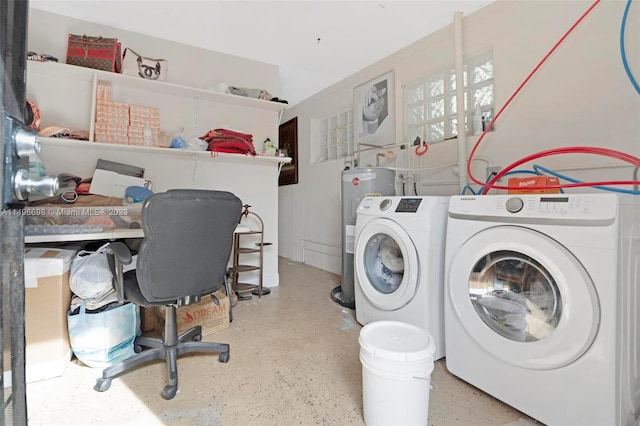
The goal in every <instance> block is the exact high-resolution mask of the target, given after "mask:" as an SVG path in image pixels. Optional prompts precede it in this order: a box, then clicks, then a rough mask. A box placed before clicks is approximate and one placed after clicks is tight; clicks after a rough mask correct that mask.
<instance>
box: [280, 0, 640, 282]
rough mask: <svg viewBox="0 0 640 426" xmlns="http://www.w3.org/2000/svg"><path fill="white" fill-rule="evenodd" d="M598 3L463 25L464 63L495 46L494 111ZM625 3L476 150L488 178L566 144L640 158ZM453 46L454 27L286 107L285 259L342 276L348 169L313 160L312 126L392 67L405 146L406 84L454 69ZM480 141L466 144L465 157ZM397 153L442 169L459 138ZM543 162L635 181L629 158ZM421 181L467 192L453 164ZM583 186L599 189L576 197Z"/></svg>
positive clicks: (513, 10) (560, 4)
mask: <svg viewBox="0 0 640 426" xmlns="http://www.w3.org/2000/svg"><path fill="white" fill-rule="evenodd" d="M591 4H592V2H591V1H559V0H558V1H506V0H498V1H496V2H494V3H491V4H490V5H488V6H486V7H485V8H483V9H481V10H480V11H478V12H475V13H474V14H472V15H469V16H465V17H464V18H463V22H462V28H463V50H464V55H465V57H472V56H475V55H477V54H480V53H483V52H486V51H487V50H493V58H494V66H495V97H496V105H497V109H500V108H501V107H502V106H503V105H504V104H505V103H506V102H507V100H508V98H509V97H510V96H511V95H512V93H513V92H514V91H515V90H516V88H517V87H518V86H519V84H520V83H521V82H522V81H523V80H524V79H525V77H526V76H527V75H528V74H529V73H530V72H531V70H532V69H533V68H534V67H535V66H536V64H537V63H538V62H539V61H540V60H541V59H542V58H543V56H544V55H545V54H546V53H547V52H548V51H549V50H550V49H551V47H552V46H553V45H554V44H555V43H556V41H558V40H559V39H560V37H561V36H562V35H563V34H564V33H565V32H566V31H567V30H568V29H569V28H570V27H571V25H572V24H573V23H574V22H575V21H576V20H577V19H578V18H579V17H580V16H581V15H582V13H583V12H584V11H586V10H587V8H588V7H589V6H590V5H591ZM624 6H625V2H624V1H622V0H604V1H602V2H601V3H600V4H599V5H598V6H597V7H596V8H595V9H594V10H593V12H592V13H591V14H590V15H589V16H588V17H587V18H586V19H585V20H584V21H583V22H582V24H581V25H579V26H578V27H577V28H576V30H575V31H574V32H573V33H572V34H571V35H570V36H569V38H568V39H567V40H566V41H565V42H564V43H563V44H562V45H561V46H560V47H559V48H558V50H557V51H556V52H555V53H554V55H553V56H551V58H550V59H549V60H548V61H547V63H546V64H545V65H544V66H543V67H542V68H541V69H540V70H539V72H538V73H537V74H536V75H535V76H534V77H533V78H532V79H531V80H530V81H529V83H528V85H527V86H525V88H524V89H523V90H522V91H521V92H520V94H519V95H518V96H517V97H516V98H515V100H514V101H513V102H512V103H511V104H510V106H509V107H508V108H507V109H505V111H504V113H503V114H502V116H501V117H500V118H499V119H498V120H497V121H496V123H495V125H496V131H495V132H493V133H490V134H489V135H488V136H487V137H485V138H484V141H483V142H482V144H481V145H480V148H479V149H478V151H477V153H476V155H477V156H480V157H482V158H484V159H485V160H486V161H474V162H473V163H472V164H473V174H474V176H475V177H476V178H479V179H481V180H484V177H485V167H486V166H487V162H490V163H492V164H493V165H500V166H506V165H509V164H511V163H513V162H514V161H516V160H518V159H520V158H522V157H523V156H525V155H529V154H533V153H535V152H539V151H543V150H546V149H551V148H558V147H565V146H589V147H605V148H609V149H614V150H618V151H623V152H626V153H628V154H632V155H635V156H636V157H640V142H639V140H640V127H639V126H640V120H639V119H640V96H639V95H638V94H637V93H636V92H635V90H634V88H633V86H632V85H631V83H630V82H629V80H628V78H627V76H626V74H625V72H624V69H623V66H622V61H621V56H620V50H619V32H620V23H621V19H622V14H623V10H624ZM639 13H640V6H639V5H637V4H635V3H634V4H633V5H632V7H631V11H630V19H629V21H628V23H627V29H626V40H627V49H626V52H627V55H628V59H629V63H630V66H631V69H632V70H635V73H636V75H638V76H640V60H639V52H640V49H639V46H638V41H637V40H638V37H639V34H640V31H639V28H638V25H637V23H638V20H637V16H638V14H639ZM452 21H453V16H452ZM453 46H454V38H453V24H451V25H449V26H447V27H445V28H443V29H441V30H440V31H437V32H435V33H433V34H431V35H429V36H428V37H426V38H424V39H422V40H420V41H418V42H416V43H414V44H412V45H410V46H407V47H406V48H404V49H402V50H400V51H398V52H396V53H395V54H393V55H391V56H389V57H387V58H385V59H383V60H381V61H379V62H377V63H375V64H373V65H371V66H370V67H367V68H366V69H363V70H361V71H360V72H358V73H356V74H354V75H352V76H350V77H349V78H347V79H345V80H343V81H341V82H339V83H337V84H335V85H333V86H332V87H330V88H328V89H326V90H324V91H322V92H320V93H318V94H317V95H315V96H313V97H311V98H309V99H307V100H305V101H304V102H302V103H300V104H297V105H295V106H294V107H292V108H290V109H288V110H287V111H285V115H284V117H283V120H288V119H290V118H292V117H294V116H297V117H298V129H299V183H298V184H297V185H289V186H286V187H281V188H280V191H279V208H280V215H279V223H280V233H279V242H280V251H279V253H280V255H282V256H286V257H289V258H291V259H293V260H296V261H304V262H305V263H308V264H311V265H313V266H317V267H320V268H322V269H326V270H328V271H331V272H334V273H338V274H339V273H340V272H341V229H340V228H341V225H340V223H341V217H340V216H341V207H340V172H341V171H342V169H343V168H344V162H343V160H334V161H329V162H324V163H320V164H312V163H311V161H310V160H311V158H312V152H313V151H312V149H311V146H312V144H313V143H314V138H315V137H316V135H315V133H314V132H313V129H312V122H313V120H318V119H322V118H325V117H327V116H329V115H333V114H335V113H338V112H340V111H342V110H344V109H346V108H349V107H351V105H352V101H353V89H354V87H357V86H359V85H361V84H363V83H365V82H367V81H369V80H371V79H373V78H376V77H378V76H380V75H382V74H384V73H386V72H388V71H389V70H394V71H395V87H396V97H395V108H396V120H397V122H396V142H397V143H400V142H408V141H406V140H405V139H404V126H403V123H404V116H405V111H404V107H403V85H405V84H407V83H409V82H412V81H414V80H416V79H418V78H420V77H422V76H425V75H427V74H429V73H431V72H436V71H438V70H441V69H443V68H452V67H453V65H454V49H453ZM476 140H477V137H470V138H469V140H468V144H467V145H468V147H467V153H468V152H470V150H471V147H472V146H473V144H474V143H475V141H476ZM395 151H396V154H397V155H398V156H399V160H398V161H397V164H396V163H393V162H390V163H387V164H386V165H389V166H395V165H397V166H398V167H405V168H409V167H410V168H416V167H424V168H433V167H437V166H440V165H443V164H448V163H451V162H455V161H456V159H457V146H456V143H455V142H451V143H442V144H438V145H434V146H433V147H432V148H430V149H429V151H428V153H427V154H426V155H425V156H424V157H420V158H418V157H417V156H416V155H415V154H414V153H413V150H412V149H410V150H402V151H401V150H399V149H395ZM374 155H375V153H368V155H363V156H362V158H361V162H360V164H361V165H366V164H367V163H375V157H374ZM536 163H537V164H540V165H543V166H545V167H548V168H551V169H554V170H556V171H559V172H563V173H565V174H567V175H570V176H572V177H575V178H577V179H583V180H631V179H632V171H633V167H631V166H629V165H628V164H627V163H622V162H620V161H618V160H614V159H611V158H605V157H599V156H594V155H585V154H570V155H560V156H554V157H547V158H543V159H540V160H538V161H536ZM382 165H385V163H383V164H382ZM464 166H466V165H463V167H464ZM421 176H422V181H421V185H420V192H421V193H420V194H419V195H435V194H438V195H443V194H444V195H454V194H458V193H459V191H460V188H459V185H458V184H457V181H458V177H457V174H456V168H455V167H453V166H451V167H446V168H442V169H437V170H435V171H425V172H423V173H422V174H421ZM625 188H626V189H631V187H629V186H627V187H625ZM578 191H582V192H584V191H593V189H570V190H567V192H578Z"/></svg>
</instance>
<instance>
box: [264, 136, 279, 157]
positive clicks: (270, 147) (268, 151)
mask: <svg viewBox="0 0 640 426" xmlns="http://www.w3.org/2000/svg"><path fill="white" fill-rule="evenodd" d="M275 155H276V145H275V144H274V143H273V142H271V139H270V138H266V139H265V140H264V148H263V150H262V156H266V157H274V156H275Z"/></svg>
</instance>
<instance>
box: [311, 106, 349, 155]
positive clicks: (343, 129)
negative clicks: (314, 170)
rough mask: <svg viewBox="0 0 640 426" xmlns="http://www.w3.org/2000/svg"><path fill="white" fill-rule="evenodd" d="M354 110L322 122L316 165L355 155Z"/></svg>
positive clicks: (343, 112)
mask: <svg viewBox="0 0 640 426" xmlns="http://www.w3.org/2000/svg"><path fill="white" fill-rule="evenodd" d="M353 145H354V144H353V108H350V109H348V110H346V111H342V112H340V113H338V114H335V115H332V116H330V117H327V118H325V119H322V120H320V143H319V145H318V146H319V148H320V152H319V155H318V156H317V157H316V161H315V162H316V163H320V162H323V161H329V160H336V159H339V158H345V157H349V156H352V155H353V152H354V151H353Z"/></svg>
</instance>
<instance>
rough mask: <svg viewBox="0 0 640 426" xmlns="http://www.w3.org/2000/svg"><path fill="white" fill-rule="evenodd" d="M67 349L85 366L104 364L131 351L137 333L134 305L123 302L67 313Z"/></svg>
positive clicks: (138, 332) (137, 316)
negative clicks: (68, 346)
mask: <svg viewBox="0 0 640 426" xmlns="http://www.w3.org/2000/svg"><path fill="white" fill-rule="evenodd" d="M67 325H68V328H69V342H70V343H71V350H73V353H74V354H75V356H76V357H77V358H78V359H79V360H80V361H82V363H84V364H86V365H88V366H89V367H99V368H104V367H108V366H110V365H111V364H115V363H117V362H120V361H123V360H125V359H127V358H130V357H132V356H134V355H135V351H134V348H133V346H134V345H133V342H134V340H135V338H136V336H138V334H140V314H139V310H138V307H137V305H135V304H133V303H126V304H124V305H120V306H116V307H113V308H111V309H107V310H103V311H100V312H94V313H92V312H87V311H86V306H85V302H84V301H83V302H82V303H81V305H80V311H79V312H78V313H77V314H75V315H72V314H71V311H69V312H68V313H67Z"/></svg>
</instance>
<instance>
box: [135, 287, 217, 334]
mask: <svg viewBox="0 0 640 426" xmlns="http://www.w3.org/2000/svg"><path fill="white" fill-rule="evenodd" d="M214 295H215V296H216V298H217V299H218V301H219V302H220V304H219V305H216V304H215V302H214V301H213V300H212V299H211V297H209V296H203V297H202V300H201V301H200V302H198V303H193V304H191V305H186V306H181V307H180V308H178V310H177V312H176V317H177V321H178V334H180V333H182V332H183V331H186V330H188V329H190V328H191V327H193V326H196V325H199V326H201V327H202V335H203V336H206V335H209V334H213V333H215V332H217V331H220V330H224V329H227V328H229V298H228V297H227V295H226V294H225V293H224V292H223V291H222V290H218V291H216V292H215V293H214ZM141 318H142V324H141V327H142V331H143V332H150V331H154V332H155V333H161V332H162V330H163V329H164V309H162V308H159V307H154V308H145V309H144V310H143V312H141Z"/></svg>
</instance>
